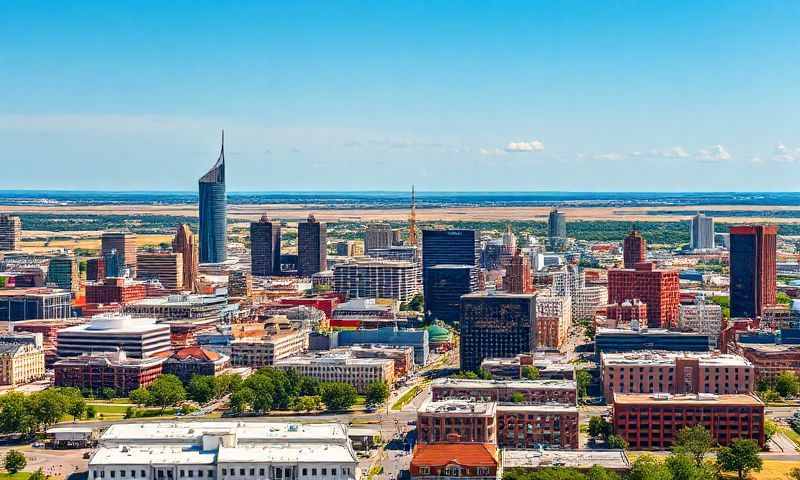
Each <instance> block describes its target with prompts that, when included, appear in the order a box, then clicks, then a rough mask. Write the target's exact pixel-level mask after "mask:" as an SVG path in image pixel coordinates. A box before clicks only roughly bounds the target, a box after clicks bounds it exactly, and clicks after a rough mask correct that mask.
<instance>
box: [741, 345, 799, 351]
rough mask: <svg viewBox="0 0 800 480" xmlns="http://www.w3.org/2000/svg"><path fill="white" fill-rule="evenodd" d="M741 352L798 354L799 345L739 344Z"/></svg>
mask: <svg viewBox="0 0 800 480" xmlns="http://www.w3.org/2000/svg"><path fill="white" fill-rule="evenodd" d="M739 347H741V348H742V349H743V350H754V351H756V352H761V353H783V352H800V345H776V344H774V343H740V344H739Z"/></svg>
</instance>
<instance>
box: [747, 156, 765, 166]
mask: <svg viewBox="0 0 800 480" xmlns="http://www.w3.org/2000/svg"><path fill="white" fill-rule="evenodd" d="M750 163H752V164H753V165H760V164H762V163H764V159H763V158H761V157H753V158H751V159H750Z"/></svg>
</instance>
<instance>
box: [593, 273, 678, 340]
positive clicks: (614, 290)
mask: <svg viewBox="0 0 800 480" xmlns="http://www.w3.org/2000/svg"><path fill="white" fill-rule="evenodd" d="M626 300H641V301H642V302H644V303H646V304H647V324H648V326H650V327H654V328H669V327H673V326H675V325H677V324H678V318H679V313H680V312H679V306H680V282H679V281H678V272H677V270H661V269H657V268H655V265H654V264H653V263H652V262H640V263H637V264H636V268H634V269H627V268H612V269H610V270H609V271H608V303H623V302H625V301H626Z"/></svg>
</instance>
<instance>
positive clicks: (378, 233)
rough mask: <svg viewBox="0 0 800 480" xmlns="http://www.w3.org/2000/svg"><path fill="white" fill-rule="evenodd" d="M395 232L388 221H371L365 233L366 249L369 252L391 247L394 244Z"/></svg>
mask: <svg viewBox="0 0 800 480" xmlns="http://www.w3.org/2000/svg"><path fill="white" fill-rule="evenodd" d="M393 237H394V234H393V232H392V227H391V225H389V224H388V223H371V224H369V225H367V232H366V233H365V235H364V250H365V251H366V252H367V254H369V252H370V250H373V249H376V248H389V247H391V246H392V241H393Z"/></svg>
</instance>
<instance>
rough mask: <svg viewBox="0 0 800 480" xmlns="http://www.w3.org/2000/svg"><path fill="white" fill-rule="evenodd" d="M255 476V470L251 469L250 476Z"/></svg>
mask: <svg viewBox="0 0 800 480" xmlns="http://www.w3.org/2000/svg"><path fill="white" fill-rule="evenodd" d="M255 474H256V469H255V468H251V469H250V476H251V477H253V476H255Z"/></svg>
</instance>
